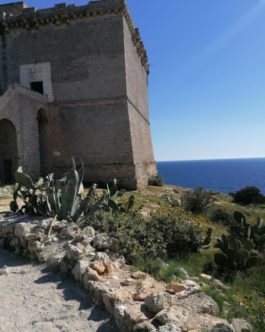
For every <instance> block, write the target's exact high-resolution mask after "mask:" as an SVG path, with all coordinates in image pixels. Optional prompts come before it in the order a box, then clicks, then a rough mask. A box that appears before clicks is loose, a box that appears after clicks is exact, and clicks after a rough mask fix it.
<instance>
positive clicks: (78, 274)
mask: <svg viewBox="0 0 265 332" xmlns="http://www.w3.org/2000/svg"><path fill="white" fill-rule="evenodd" d="M88 266H89V261H88V260H80V261H78V262H77V263H76V265H75V267H74V269H73V271H72V273H73V275H74V277H75V280H77V281H81V280H82V278H83V275H84V273H85V272H86V269H87V267H88Z"/></svg>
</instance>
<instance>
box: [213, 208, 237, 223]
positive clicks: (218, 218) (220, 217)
mask: <svg viewBox="0 0 265 332" xmlns="http://www.w3.org/2000/svg"><path fill="white" fill-rule="evenodd" d="M207 214H208V216H209V218H210V220H211V221H212V222H215V223H220V224H223V225H230V224H231V223H232V222H233V216H232V215H231V214H230V213H228V212H226V211H225V210H224V209H221V208H215V207H214V208H212V209H210V210H209V211H208V213H207Z"/></svg>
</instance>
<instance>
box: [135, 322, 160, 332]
mask: <svg viewBox="0 0 265 332" xmlns="http://www.w3.org/2000/svg"><path fill="white" fill-rule="evenodd" d="M133 332H156V328H155V327H154V326H153V325H152V324H151V323H149V322H143V323H138V324H136V325H135V326H134V328H133Z"/></svg>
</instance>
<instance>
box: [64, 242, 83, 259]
mask: <svg viewBox="0 0 265 332" xmlns="http://www.w3.org/2000/svg"><path fill="white" fill-rule="evenodd" d="M66 256H67V258H68V259H69V260H70V261H77V260H78V259H80V258H83V257H84V247H83V246H82V245H80V244H79V246H75V245H72V244H68V246H67V248H66Z"/></svg>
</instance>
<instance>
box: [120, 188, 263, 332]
mask: <svg viewBox="0 0 265 332" xmlns="http://www.w3.org/2000/svg"><path fill="white" fill-rule="evenodd" d="M187 191H188V189H183V188H179V187H175V186H163V187H151V186H150V187H148V188H147V189H146V190H143V191H138V192H135V193H134V195H135V208H136V209H139V212H140V213H141V214H142V216H143V217H144V218H145V219H146V220H148V218H150V215H152V214H155V213H163V214H168V215H174V216H176V215H178V216H179V215H181V216H183V217H184V218H186V219H187V220H188V219H189V218H192V220H195V221H196V222H198V223H199V224H200V225H202V226H203V227H205V228H206V229H207V228H208V227H211V228H212V229H213V233H212V238H211V244H210V246H208V247H207V249H200V250H199V251H198V252H197V253H188V254H187V255H184V256H183V257H180V256H179V257H177V256H175V257H170V258H169V259H168V260H167V263H168V264H169V270H171V271H172V274H175V275H176V274H177V273H176V268H177V267H178V268H179V267H181V268H184V269H185V270H186V271H187V272H188V273H189V275H190V276H193V277H196V278H199V280H200V281H201V282H203V283H204V284H205V286H204V289H205V292H206V293H207V294H208V295H210V296H212V297H213V298H214V299H215V300H216V302H217V303H218V304H219V307H220V311H221V315H222V316H223V317H225V318H228V319H230V318H232V317H242V318H247V319H248V320H249V321H250V322H251V323H252V325H253V327H254V331H257V332H262V331H265V279H264V277H263V276H264V273H265V258H264V249H263V251H262V252H261V253H260V261H259V263H258V264H256V265H254V266H253V267H250V268H249V269H245V270H244V269H243V271H233V273H232V274H233V277H232V278H230V279H229V278H225V276H222V275H220V274H219V275H218V273H216V264H215V263H214V256H215V254H216V253H218V252H220V249H217V248H216V247H215V244H216V241H217V239H218V238H220V237H221V236H222V235H223V234H225V235H228V234H229V230H230V225H231V223H233V222H234V220H233V214H234V212H235V211H239V212H240V213H242V214H243V215H244V216H245V217H246V220H247V223H249V224H250V225H253V227H255V225H256V222H257V218H258V217H259V218H261V219H263V220H264V221H265V204H257V205H254V204H251V205H248V206H243V205H239V204H236V203H234V202H233V197H232V196H231V195H228V194H223V193H217V192H210V197H211V199H212V206H208V207H207V208H206V209H205V210H204V211H203V212H201V213H198V214H194V213H190V212H188V211H186V210H185V209H184V208H183V207H181V198H182V197H183V195H185V193H186V192H187ZM126 195H129V193H127V194H126ZM126 195H125V196H126ZM213 210H214V211H216V210H217V211H218V213H217V214H213V213H212V211H213ZM220 211H221V214H220ZM213 215H214V216H215V217H214V218H213V217H212V216H213ZM216 215H217V217H216ZM220 215H221V217H220V218H221V220H218V216H220ZM151 218H152V217H151ZM213 219H214V221H213ZM261 224H262V223H261ZM264 224H265V223H264ZM263 241H265V239H263ZM137 264H138V267H139V268H142V269H147V270H148V272H151V273H152V272H153V274H155V275H157V276H158V277H161V276H162V278H163V273H161V272H159V268H158V267H157V264H153V263H152V262H150V261H148V259H146V260H144V259H143V260H140V261H139V262H136V265H137ZM202 273H204V274H207V275H212V276H214V277H216V278H218V279H220V280H222V282H223V284H224V288H223V290H222V291H220V289H218V287H216V283H215V281H214V279H212V280H210V279H205V276H203V277H202V276H201V274H202ZM165 275H166V277H167V278H168V277H169V275H170V272H169V273H166V274H165ZM180 275H181V273H180Z"/></svg>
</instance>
